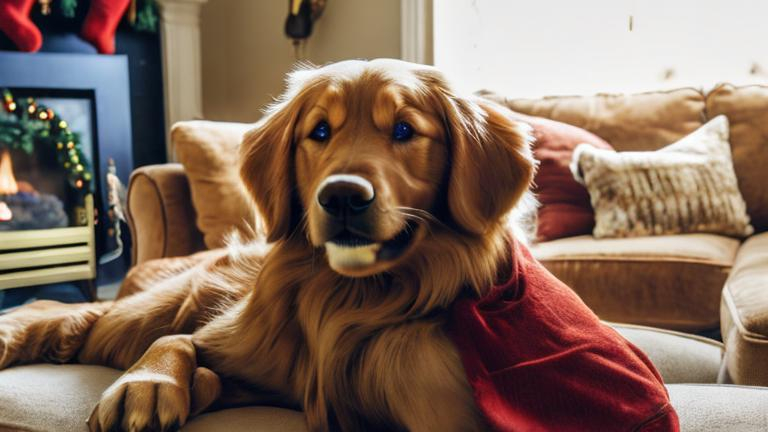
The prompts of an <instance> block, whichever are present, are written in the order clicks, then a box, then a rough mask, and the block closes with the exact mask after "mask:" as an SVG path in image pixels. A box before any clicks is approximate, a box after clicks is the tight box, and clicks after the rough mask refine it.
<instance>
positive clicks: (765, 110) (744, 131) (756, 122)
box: [706, 84, 768, 231]
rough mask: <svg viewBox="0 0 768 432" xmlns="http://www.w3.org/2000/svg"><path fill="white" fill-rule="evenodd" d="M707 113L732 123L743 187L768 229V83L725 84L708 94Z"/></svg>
mask: <svg viewBox="0 0 768 432" xmlns="http://www.w3.org/2000/svg"><path fill="white" fill-rule="evenodd" d="M706 104H707V114H708V115H709V117H715V116H718V115H720V114H724V115H725V116H727V117H728V120H729V121H730V123H731V138H730V141H731V151H732V153H733V165H734V168H735V169H736V177H737V179H738V181H739V189H740V190H741V194H742V195H743V196H744V201H746V203H747V212H748V213H749V215H750V217H751V218H752V225H753V226H754V227H755V230H757V231H768V86H760V85H753V86H746V87H734V86H732V85H730V84H723V85H720V86H718V87H716V88H715V89H714V90H712V91H711V92H709V94H708V95H707V100H706Z"/></svg>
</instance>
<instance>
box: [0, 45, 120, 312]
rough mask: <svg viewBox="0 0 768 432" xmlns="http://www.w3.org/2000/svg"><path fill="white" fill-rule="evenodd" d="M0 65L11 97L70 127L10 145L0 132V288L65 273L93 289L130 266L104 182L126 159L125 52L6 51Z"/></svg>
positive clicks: (60, 278) (61, 277)
mask: <svg viewBox="0 0 768 432" xmlns="http://www.w3.org/2000/svg"><path fill="white" fill-rule="evenodd" d="M0 64H2V65H3V67H2V68H0V89H3V88H5V89H8V90H9V92H10V93H11V94H12V95H13V98H14V103H17V104H27V105H25V106H26V108H25V109H29V110H32V109H33V108H31V107H29V106H28V105H29V104H34V109H35V115H37V116H42V117H36V119H40V118H45V117H47V116H49V115H54V116H55V117H56V121H55V122H52V123H51V124H50V128H51V131H52V132H51V133H54V132H59V131H60V130H62V128H63V129H64V130H67V131H70V132H71V133H72V134H73V135H72V136H75V135H76V136H77V140H67V139H58V140H53V141H52V140H48V141H47V142H41V143H31V144H30V143H27V145H26V147H24V146H22V145H20V144H15V145H13V146H10V147H11V148H9V146H8V145H5V146H3V145H2V139H3V138H2V136H0V290H5V289H10V288H16V287H33V286H34V287H40V286H45V284H57V283H61V282H67V283H74V284H75V285H76V286H78V287H80V288H81V289H82V290H83V291H84V292H87V293H88V294H89V295H88V297H93V293H94V286H95V285H97V284H109V283H112V282H114V281H118V280H120V279H121V278H122V277H123V276H124V274H125V272H126V271H127V269H128V267H129V265H130V262H129V259H130V251H129V250H128V249H127V248H128V247H129V246H130V239H129V238H128V236H127V233H126V232H125V231H126V230H123V232H122V234H121V230H120V229H119V225H118V224H119V223H120V222H119V221H116V220H115V219H114V214H115V212H114V211H111V210H112V208H111V207H110V203H111V201H110V196H109V193H108V186H107V176H108V175H110V173H111V175H113V176H114V175H116V177H113V178H117V179H119V180H120V181H121V182H122V183H124V184H127V179H128V176H129V175H130V172H131V170H132V168H133V157H132V145H131V142H132V140H131V117H130V102H129V95H128V84H129V82H128V67H127V61H126V58H125V57H123V56H98V55H81V54H46V53H37V54H33V55H30V54H25V53H12V52H7V53H0ZM5 102H6V103H7V100H6V101H5ZM30 112H31V111H30ZM60 122H63V123H61V124H60ZM43 141H45V140H43ZM30 145H31V146H32V147H33V148H29V147H30ZM114 183H115V182H114V181H112V182H111V184H114ZM113 195H114V194H113ZM116 245H117V246H116ZM118 246H119V247H118ZM123 246H125V248H123ZM116 251H118V252H120V251H122V254H120V253H115V252H116ZM105 257H106V259H105ZM100 258H101V260H100ZM114 258H116V259H114ZM100 261H101V262H100Z"/></svg>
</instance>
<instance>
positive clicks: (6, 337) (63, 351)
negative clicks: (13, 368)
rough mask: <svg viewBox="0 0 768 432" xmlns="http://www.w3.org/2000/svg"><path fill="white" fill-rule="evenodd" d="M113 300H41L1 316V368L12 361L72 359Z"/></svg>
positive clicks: (62, 361)
mask: <svg viewBox="0 0 768 432" xmlns="http://www.w3.org/2000/svg"><path fill="white" fill-rule="evenodd" d="M111 306H112V302H103V303H79V304H66V303H59V302H55V301H49V300H40V301H36V302H34V303H30V304H28V305H25V306H22V307H20V308H18V309H16V310H14V311H13V312H11V313H8V314H5V315H0V369H2V368H5V367H7V366H10V365H12V364H21V363H32V362H39V361H45V362H51V363H64V362H67V361H70V360H72V358H74V356H75V355H76V354H77V352H78V351H79V350H80V348H81V347H82V346H83V344H84V343H85V339H86V337H87V336H88V332H89V331H90V329H91V327H92V326H93V324H94V323H95V322H96V321H97V320H98V319H99V318H100V317H101V316H103V315H104V313H106V311H107V310H108V309H109V308H110V307H111Z"/></svg>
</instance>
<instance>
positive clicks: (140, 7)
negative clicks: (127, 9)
mask: <svg viewBox="0 0 768 432" xmlns="http://www.w3.org/2000/svg"><path fill="white" fill-rule="evenodd" d="M133 1H135V2H137V4H136V5H135V6H136V15H135V16H130V15H131V14H129V20H130V22H131V25H132V26H133V28H135V29H136V31H143V32H150V33H155V32H157V21H158V18H157V2H156V0H133ZM59 10H61V14H62V15H64V16H65V17H67V18H74V17H75V12H76V11H77V0H59Z"/></svg>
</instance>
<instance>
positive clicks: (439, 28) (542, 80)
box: [433, 0, 768, 97]
mask: <svg viewBox="0 0 768 432" xmlns="http://www.w3.org/2000/svg"><path fill="white" fill-rule="evenodd" d="M630 16H632V17H633V24H634V25H633V30H632V31H629V20H630V19H629V17H630ZM433 18H434V23H433V25H434V60H435V65H436V66H438V67H440V68H443V69H445V70H446V71H448V72H449V73H450V74H451V75H452V76H453V77H454V78H455V79H458V80H459V81H460V82H461V83H463V84H464V86H466V88H467V89H468V90H476V89H479V88H489V89H493V90H497V91H501V92H504V93H505V94H508V95H510V96H516V97H537V96H542V95H548V94H589V93H595V92H612V91H616V92H632V91H643V90H656V89H660V88H673V87H680V86H695V87H704V88H710V87H711V86H712V85H713V84H714V83H717V82H721V81H728V82H734V83H748V82H755V81H759V82H766V81H768V75H767V74H768V1H762V0H535V1H533V0H450V1H449V0H435V4H434V16H433ZM753 64H758V65H760V67H761V68H762V69H763V72H762V74H758V75H751V74H750V69H751V68H752V66H753ZM668 71H671V77H668V76H666V75H668Z"/></svg>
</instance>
